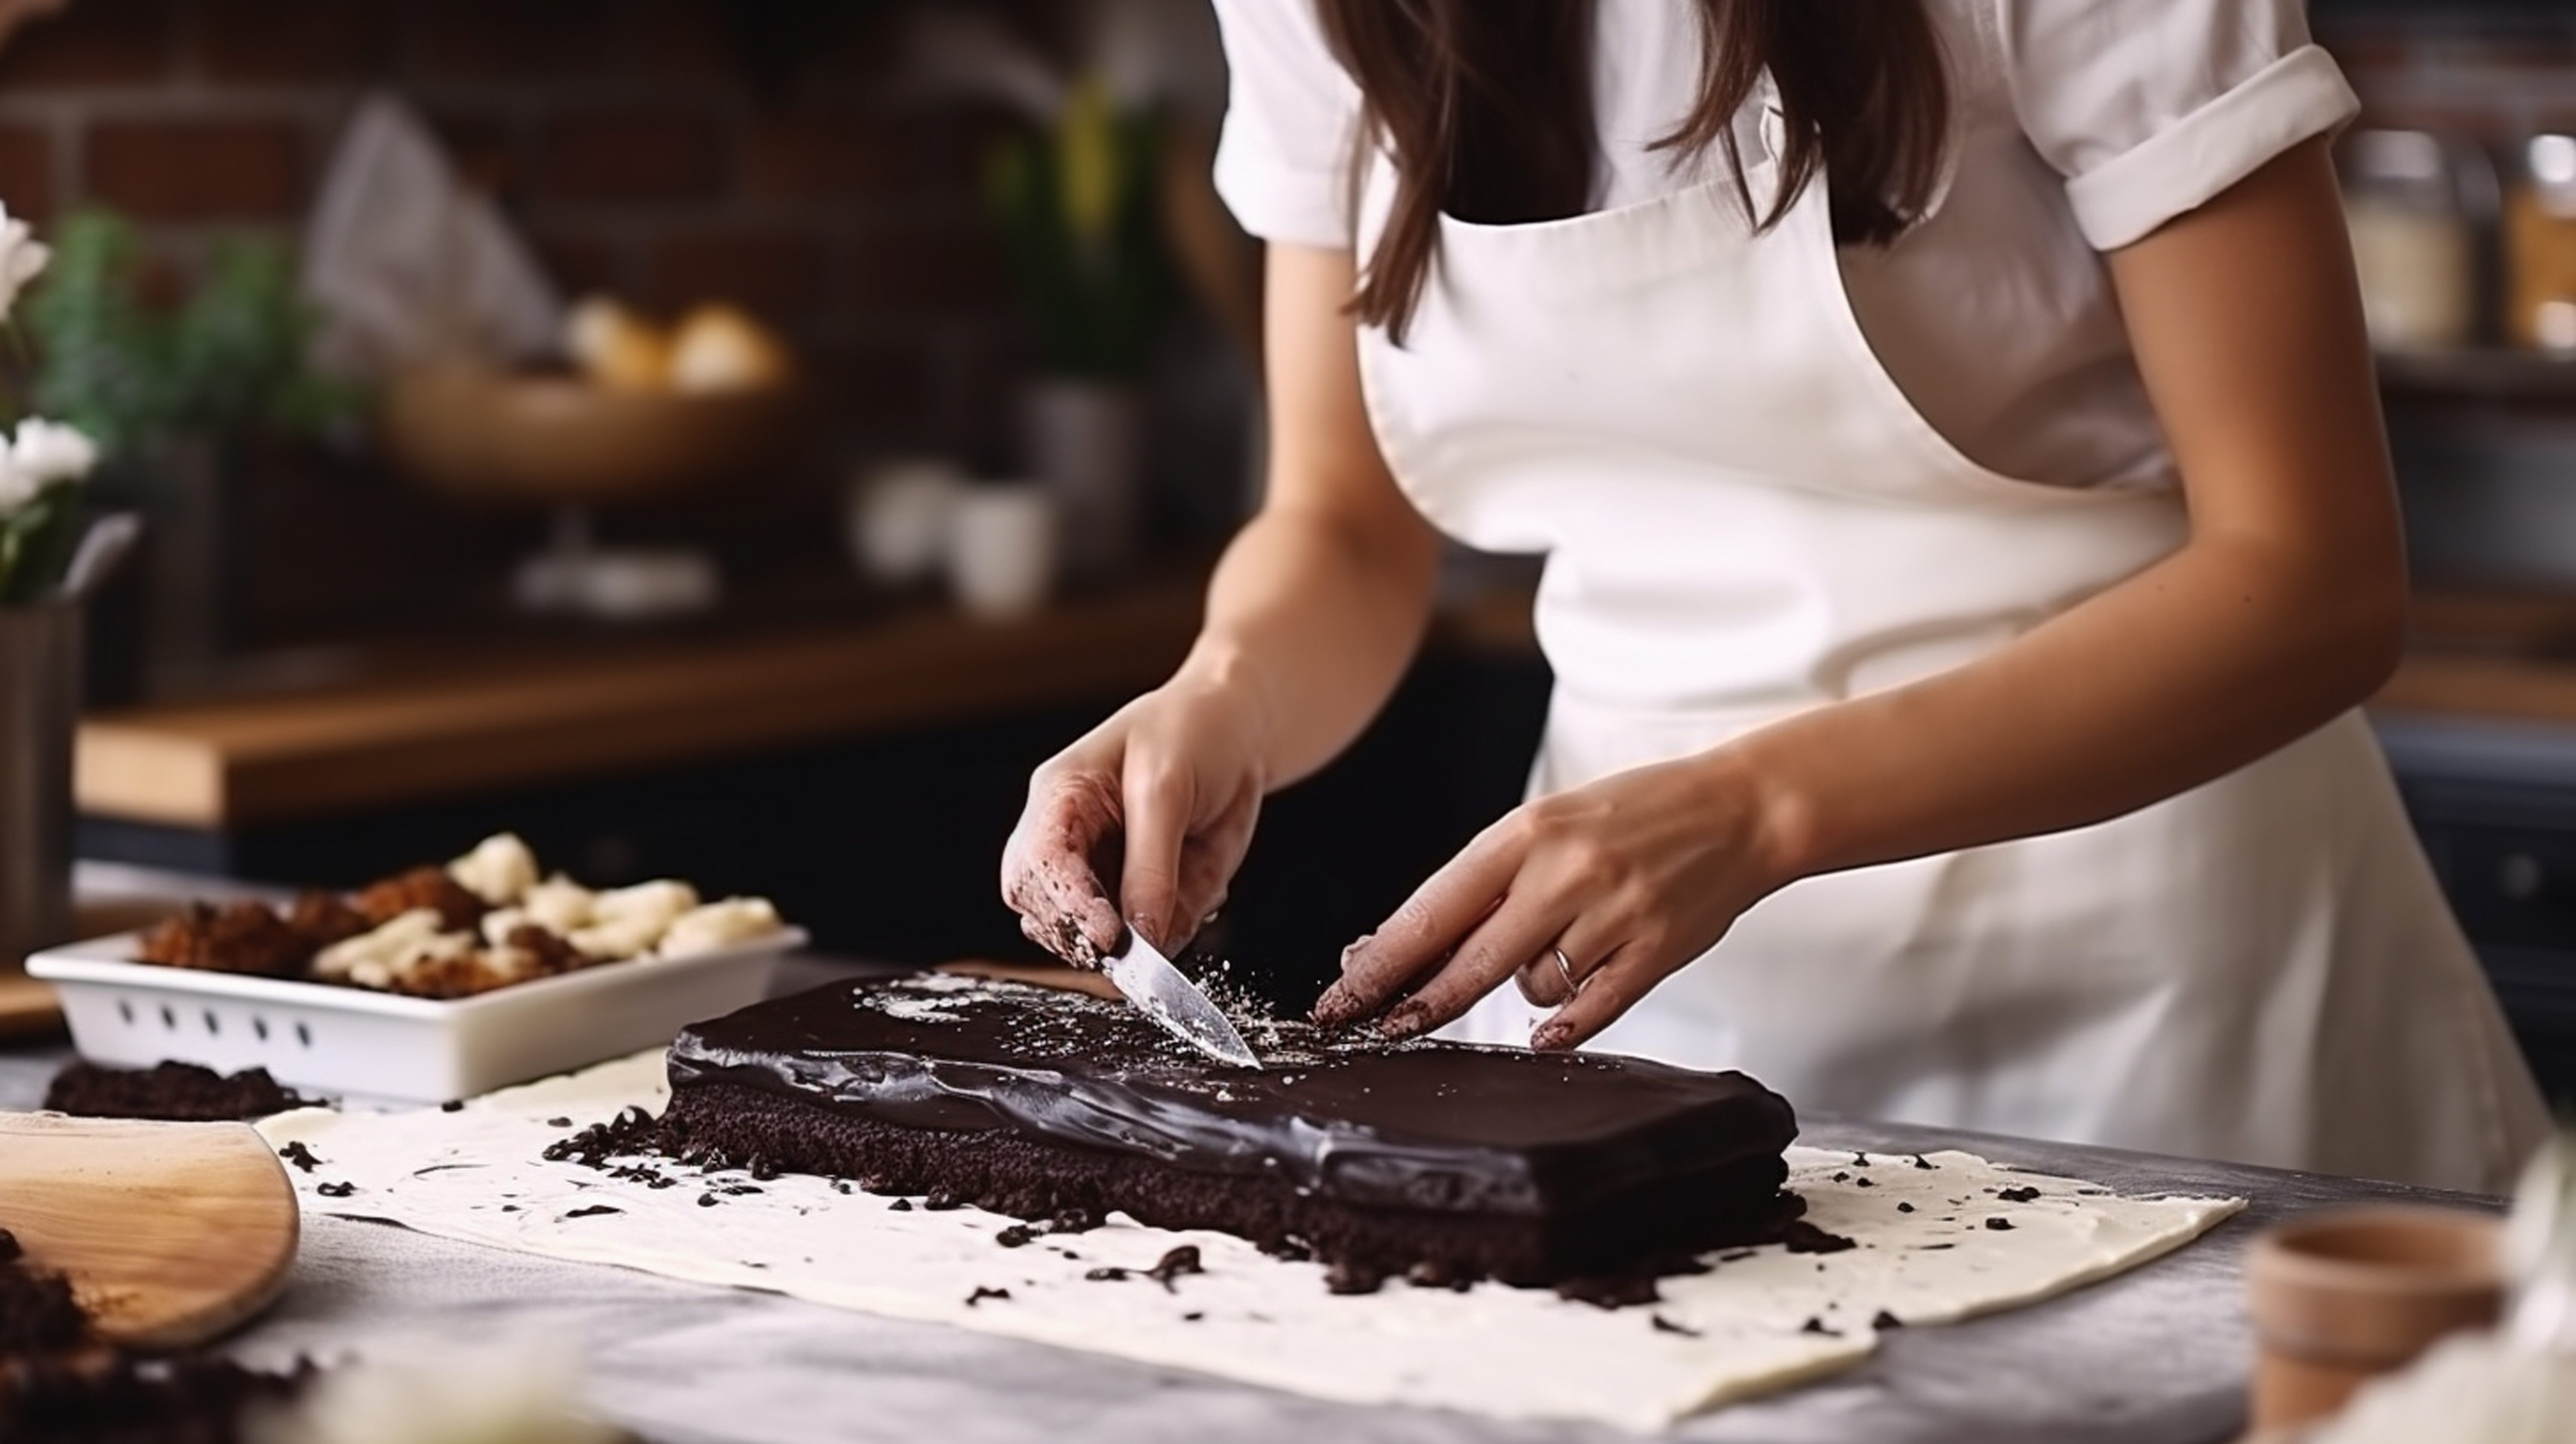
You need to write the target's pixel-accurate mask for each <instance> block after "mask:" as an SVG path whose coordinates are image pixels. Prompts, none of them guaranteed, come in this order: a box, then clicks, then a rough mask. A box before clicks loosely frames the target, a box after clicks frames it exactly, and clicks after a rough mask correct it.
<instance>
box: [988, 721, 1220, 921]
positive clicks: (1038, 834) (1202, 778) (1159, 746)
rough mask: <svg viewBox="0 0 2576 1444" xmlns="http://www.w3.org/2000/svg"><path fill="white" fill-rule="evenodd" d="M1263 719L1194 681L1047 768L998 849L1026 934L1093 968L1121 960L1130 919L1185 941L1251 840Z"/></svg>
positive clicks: (1007, 896) (1102, 728)
mask: <svg viewBox="0 0 2576 1444" xmlns="http://www.w3.org/2000/svg"><path fill="white" fill-rule="evenodd" d="M1258 721H1259V719H1258V717H1257V714H1256V709H1255V708H1253V706H1252V705H1251V703H1250V702H1249V701H1248V700H1247V699H1246V697H1245V696H1244V695H1243V694H1242V692H1241V691H1240V689H1235V688H1229V687H1227V686H1225V685H1224V684H1222V683H1216V682H1206V681H1200V680H1196V679H1193V678H1191V677H1189V676H1187V675H1186V674H1185V675H1184V676H1182V677H1178V678H1175V679H1174V680H1172V681H1171V682H1169V683H1167V684H1165V685H1164V686H1162V687H1160V688H1158V689H1156V690H1155V691H1152V692H1148V693H1146V694H1145V695H1144V696H1142V697H1139V698H1137V699H1136V700H1135V701H1133V702H1130V703H1128V704H1127V705H1126V706H1125V707H1123V708H1120V709H1119V711H1118V712H1117V714H1116V715H1115V716H1112V717H1111V718H1110V719H1109V720H1108V721H1106V722H1103V723H1101V724H1100V725H1099V726H1098V727H1095V728H1093V729H1092V730H1091V731H1090V732H1089V733H1088V734H1086V735H1085V736H1084V737H1083V738H1082V739H1081V740H1080V741H1077V742H1075V743H1074V744H1073V745H1072V746H1070V747H1068V748H1066V749H1065V750H1064V751H1062V752H1059V753H1057V754H1056V755H1055V756H1054V757H1052V758H1050V759H1048V761H1047V762H1046V763H1045V765H1043V766H1041V767H1039V768H1038V770H1037V771H1036V773H1035V774H1033V775H1032V776H1031V777H1030V779H1029V801H1028V806H1027V807H1026V808H1025V809H1024V810H1023V811H1022V812H1021V814H1020V821H1019V825H1018V826H1016V827H1014V828H1013V829H1012V830H1011V838H1010V842H1009V843H1008V844H1007V845H1006V846H1005V847H1004V848H1003V849H1002V900H1003V901H1004V902H1006V903H1008V904H1009V905H1010V907H1011V909H1012V911H1014V912H1017V913H1018V914H1019V915H1020V931H1021V932H1023V933H1026V934H1027V935H1028V937H1029V939H1030V940H1031V941H1032V942H1035V943H1036V944H1037V945H1038V946H1040V947H1042V948H1045V949H1046V950H1047V951H1049V952H1051V953H1054V954H1056V955H1057V956H1058V957H1061V958H1063V959H1064V960H1065V961H1067V962H1070V963H1074V964H1077V965H1079V966H1083V967H1094V966H1097V965H1098V963H1099V961H1100V958H1101V956H1102V955H1104V954H1107V953H1113V952H1116V951H1117V950H1118V948H1119V945H1120V943H1121V942H1122V941H1123V936H1122V935H1123V934H1124V933H1125V931H1126V926H1127V924H1128V923H1132V924H1133V925H1134V926H1135V927H1136V929H1137V930H1138V931H1140V932H1142V933H1143V934H1144V935H1145V937H1146V940H1147V941H1149V942H1152V943H1154V944H1155V945H1156V946H1158V947H1161V948H1163V949H1164V950H1165V951H1169V950H1171V949H1172V948H1175V947H1178V946H1181V945H1182V944H1185V943H1187V942H1188V941H1189V939H1190V938H1191V937H1192V936H1194V935H1195V934H1196V933H1197V932H1198V930H1199V928H1200V926H1201V925H1202V924H1203V922H1204V921H1205V920H1206V918H1207V917H1208V916H1209V915H1210V914H1211V913H1213V912H1215V910H1216V908H1217V905H1218V904H1219V903H1221V902H1222V901H1224V899H1225V890H1226V884H1227V883H1228V882H1229V881H1231V880H1232V878H1233V877H1234V871H1235V869H1236V867H1238V866H1240V865H1241V863H1242V862H1243V853H1244V849H1245V848H1246V847H1247V846H1248V845H1249V844H1250V843H1251V841H1252V824H1253V819H1254V817H1255V816H1256V815H1257V814H1258V813H1259V811H1260V807H1261V794H1262V791H1263V784H1264V780H1265V779H1264V774H1263V765H1262V760H1261V759H1262V755H1263V750H1262V749H1263V729H1262V728H1261V727H1260V726H1259V725H1258ZM1113 882H1114V883H1115V885H1116V887H1117V890H1118V891H1117V895H1116V897H1115V898H1113V897H1111V896H1110V894H1109V888H1110V886H1111V884H1112V883H1113ZM1122 919H1123V921H1122Z"/></svg>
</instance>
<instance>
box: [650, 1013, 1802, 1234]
mask: <svg viewBox="0 0 2576 1444" xmlns="http://www.w3.org/2000/svg"><path fill="white" fill-rule="evenodd" d="M1238 1021H1239V1022H1244V1023H1248V1026H1245V1027H1244V1035H1245V1038H1246V1040H1247V1041H1249V1042H1250V1043H1251V1044H1252V1046H1253V1048H1254V1049H1255V1051H1257V1052H1259V1053H1260V1054H1261V1056H1262V1059H1263V1062H1264V1064H1265V1066H1264V1068H1263V1069H1262V1070H1260V1071H1257V1072H1256V1071H1253V1070H1250V1069H1237V1068H1228V1067H1225V1066H1223V1065H1220V1064H1212V1063H1210V1062H1208V1061H1207V1060H1206V1059H1204V1058H1201V1057H1199V1056H1198V1055H1196V1054H1194V1053H1190V1052H1188V1051H1186V1050H1185V1049H1184V1048H1182V1047H1181V1045H1179V1044H1177V1043H1175V1042H1173V1041H1172V1040H1171V1039H1169V1038H1167V1037H1166V1036H1164V1035H1163V1034H1162V1033H1161V1032H1160V1031H1158V1030H1157V1029H1155V1028H1154V1027H1153V1025H1152V1024H1150V1023H1148V1022H1147V1021H1145V1019H1144V1018H1143V1017H1141V1016H1140V1015H1139V1014H1137V1013H1136V1012H1135V1011H1134V1010H1133V1009H1131V1008H1129V1007H1127V1006H1126V1005H1125V1004H1123V1003H1112V1002H1106V1001H1103V1000H1100V999H1097V998H1092V997H1089V996H1086V995H1082V994H1077V993H1063V992H1057V991H1054V990H1051V989H1043V988H1034V987H1029V986H1025V985H1021V984H1014V983H996V982H986V981H982V980H973V979H965V978H952V977H941V976H931V977H919V978H904V979H893V980H876V981H869V982H862V983H835V984H831V985H829V986H826V987H822V988H817V989H814V990H813V991H811V992H806V993H800V994H797V995H795V996H793V997H788V998H780V999H776V1000H774V1001H771V1002H767V1003H762V1004H758V1005H755V1006H753V1007H749V1008H745V1009H743V1010H741V1011H740V1012H737V1013H733V1014H730V1015H728V1016H726V1017H723V1018H718V1019H716V1020H714V1021H713V1022H707V1023H699V1024H695V1025H693V1026H691V1027H689V1028H687V1029H685V1030H684V1031H682V1032H681V1034H680V1036H679V1039H678V1041H677V1042H675V1043H674V1044H673V1045H672V1048H671V1062H670V1067H671V1084H672V1087H673V1088H674V1090H681V1089H686V1088H688V1087H689V1086H690V1085H691V1084H693V1083H697V1082H700V1081H722V1082H729V1083H734V1084H738V1085H742V1086H746V1087H751V1088H755V1089H759V1090H763V1091H766V1092H770V1093H774V1094H783V1095H786V1096H788V1097H791V1098H795V1099H798V1100H801V1101H803V1102H805V1103H808V1104H812V1105H815V1106H820V1107H825V1108H830V1109H834V1110H838V1111H842V1112H846V1113H849V1114H854V1115H858V1116H861V1117H865V1118H868V1119H871V1120H874V1121H877V1122H881V1123H890V1124H894V1125H897V1126H900V1127H908V1128H930V1129H943V1130H951V1131H966V1132H972V1131H978V1130H986V1129H1010V1130H1016V1131H1018V1132H1020V1133H1023V1134H1027V1135H1033V1136H1035V1137H1037V1138H1040V1139H1043V1140H1045V1141H1047V1142H1050V1143H1055V1144H1071V1145H1076V1146H1082V1147H1090V1148H1104V1149H1111V1150H1116V1151H1120V1152H1125V1153H1132V1154H1141V1155H1145V1156H1148V1157H1151V1158H1155V1159H1158V1160H1160V1161H1162V1162H1164V1163H1166V1164H1169V1165H1171V1166H1174V1167H1178V1168H1184V1169H1190V1170H1194V1171H1198V1172H1207V1173H1277V1174H1282V1175H1284V1176H1286V1177H1287V1178H1288V1179H1289V1180H1291V1181H1292V1182H1293V1183H1294V1184H1295V1185H1296V1186H1297V1187H1298V1188H1300V1189H1301V1190H1306V1191H1311V1192H1313V1193H1315V1194H1318V1195H1321V1196H1323V1197H1327V1198H1333V1199H1339V1200H1342V1201H1345V1202H1350V1203H1358V1204H1366V1205H1371V1206H1391V1207H1402V1208H1416V1209H1437V1210H1448V1211H1462V1212H1466V1211H1472V1212H1480V1213H1488V1212H1489V1213H1507V1214H1531V1215H1543V1214H1551V1213H1557V1212H1562V1211H1565V1210H1568V1209H1573V1208H1578V1207H1581V1206H1583V1205H1585V1204H1587V1203H1590V1202H1592V1201H1594V1200H1596V1199H1599V1198H1601V1197H1604V1196H1607V1195H1611V1194H1615V1193H1617V1192H1619V1191H1621V1190H1623V1189H1628V1188H1633V1187H1635V1186H1637V1185H1639V1184H1643V1183H1652V1182H1656V1181H1659V1180H1663V1179H1667V1178H1673V1177H1677V1176H1681V1175H1687V1174H1695V1173H1701V1172H1705V1171H1710V1170H1716V1169H1721V1168H1724V1167H1726V1166H1727V1165H1730V1164H1735V1163H1740V1162H1742V1161H1743V1160H1746V1159H1749V1158H1753V1157H1757V1156H1768V1157H1777V1156H1778V1155H1779V1154H1780V1152H1781V1150H1782V1149H1784V1148H1786V1147H1787V1146H1788V1144H1789V1142H1790V1140H1791V1139H1793V1138H1794V1137H1796V1136H1797V1122H1796V1119H1795V1117H1794V1116H1793V1115H1792V1114H1791V1112H1790V1110H1789V1105H1788V1103H1787V1102H1786V1101H1784V1100H1783V1099H1781V1098H1780V1096H1779V1095H1777V1094H1775V1093H1773V1092H1771V1091H1770V1090H1769V1089H1766V1088H1764V1087H1763V1086H1762V1085H1761V1084H1759V1083H1756V1082H1754V1081H1753V1080H1752V1079H1750V1078H1747V1077H1745V1076H1744V1075H1743V1074H1741V1073H1701V1072H1694V1071H1691V1070H1688V1069H1683V1068H1673V1067H1667V1066H1665V1065H1663V1064H1660V1063H1650V1062H1647V1061H1644V1060H1642V1059H1636V1058H1625V1057H1619V1056H1615V1055H1605V1054H1572V1053H1532V1052H1528V1051H1526V1050H1523V1049H1518V1048H1485V1047H1472V1046H1467V1045H1463V1044H1455V1043H1443V1042H1433V1041H1415V1042H1410V1043H1403V1044H1394V1045H1390V1044H1385V1043H1379V1042H1374V1041H1365V1040H1356V1039H1336V1038H1332V1037H1328V1036H1326V1035H1324V1034H1322V1033H1320V1032H1319V1031H1318V1030H1316V1029H1314V1028H1313V1027H1311V1026H1309V1025H1306V1024H1302V1023H1281V1022H1275V1021H1264V1020H1257V1019H1255V1020H1238Z"/></svg>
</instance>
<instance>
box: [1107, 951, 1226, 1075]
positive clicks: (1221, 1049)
mask: <svg viewBox="0 0 2576 1444" xmlns="http://www.w3.org/2000/svg"><path fill="white" fill-rule="evenodd" d="M1100 971H1101V972H1103V973H1106V974H1108V976H1109V981H1110V982H1111V983H1113V984H1115V985H1116V986H1117V988H1118V991H1119V992H1121V993H1124V994H1125V995H1126V996H1127V1001H1128V1002H1130V1003H1133V1004H1135V1005H1136V1009H1137V1011H1139V1012H1141V1013H1143V1014H1144V1015H1145V1016H1146V1017H1148V1018H1151V1019H1153V1020H1154V1022H1155V1024H1156V1025H1157V1026H1159V1027H1160V1028H1162V1030H1163V1031H1164V1032H1166V1033H1169V1034H1171V1035H1172V1036H1173V1037H1175V1038H1178V1039H1180V1040H1181V1041H1182V1042H1184V1043H1187V1044H1189V1045H1190V1046H1191V1047H1193V1048H1196V1049H1198V1050H1199V1051H1200V1052H1202V1053H1205V1054H1207V1055H1208V1056H1209V1057H1211V1058H1214V1059H1216V1060H1217V1061H1218V1062H1220V1063H1231V1064H1233V1065H1234V1066H1235V1067H1237V1068H1253V1069H1258V1068H1259V1067H1260V1066H1261V1059H1260V1057H1259V1056H1257V1055H1256V1054H1254V1052H1253V1051H1252V1049H1250V1048H1249V1047H1247V1046H1245V1045H1244V1041H1243V1035H1242V1034H1241V1033H1238V1032H1236V1031H1235V1030H1234V1025H1233V1024H1232V1023H1229V1022H1227V1021H1226V1019H1225V1014H1224V1013H1222V1012H1219V1011H1218V1010H1217V1006H1216V1004H1215V1003H1213V1002H1210V1001H1209V1000H1208V995H1207V994H1205V993H1203V992H1200V991H1199V986H1198V984H1196V983H1193V982H1191V981H1190V980H1189V978H1188V977H1187V976H1186V975H1184V974H1183V973H1182V972H1181V970H1180V969H1178V968H1176V967H1173V966H1172V960H1171V959H1169V958H1167V957H1164V956H1163V955H1162V954H1161V953H1159V952H1156V951H1155V950H1154V945H1153V944H1152V943H1149V942H1147V941H1145V938H1144V935H1143V934H1141V933H1139V932H1137V931H1136V930H1135V929H1134V928H1129V929H1128V930H1127V946H1126V947H1125V948H1123V949H1121V950H1119V951H1118V952H1117V953H1116V954H1115V955H1113V956H1110V957H1105V958H1102V959H1101V960H1100Z"/></svg>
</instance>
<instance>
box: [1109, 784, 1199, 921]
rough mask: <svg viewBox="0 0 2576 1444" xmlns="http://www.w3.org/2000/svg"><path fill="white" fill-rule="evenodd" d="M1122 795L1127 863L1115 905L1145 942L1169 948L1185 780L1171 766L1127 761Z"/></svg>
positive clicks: (1185, 817)
mask: <svg viewBox="0 0 2576 1444" xmlns="http://www.w3.org/2000/svg"><path fill="white" fill-rule="evenodd" d="M1121 784H1122V786H1123V787H1124V789H1125V794H1126V815H1127V816H1126V821H1127V848H1126V853H1127V855H1126V860H1125V864H1124V866H1123V867H1122V869H1121V875H1120V877H1119V881H1118V901H1119V904H1120V907H1121V908H1122V910H1123V911H1124V912H1125V913H1126V915H1127V921H1128V922H1130V923H1131V924H1133V925H1134V926H1135V927H1136V929H1137V931H1139V932H1141V933H1143V934H1144V935H1145V941H1147V942H1149V943H1152V944H1153V945H1154V946H1156V947H1158V948H1163V949H1169V948H1171V947H1172V946H1173V944H1174V942H1175V941H1176V939H1175V938H1174V937H1173V934H1174V932H1175V931H1176V925H1177V924H1178V923H1179V921H1180V917H1179V913H1180V903H1181V899H1180V893H1181V846H1182V843H1183V842H1184V841H1185V840H1186V839H1187V838H1188V836H1189V825H1190V810H1191V809H1190V802H1191V798H1190V794H1189V782H1188V779H1187V778H1186V777H1185V776H1184V775H1183V774H1182V773H1181V772H1180V771H1179V770H1178V769H1176V768H1172V767H1169V766H1162V765H1156V764H1153V763H1150V762H1145V761H1141V760H1138V759H1135V758H1130V759H1129V762H1128V766H1127V769H1126V772H1125V775H1124V776H1123V777H1122V778H1121Z"/></svg>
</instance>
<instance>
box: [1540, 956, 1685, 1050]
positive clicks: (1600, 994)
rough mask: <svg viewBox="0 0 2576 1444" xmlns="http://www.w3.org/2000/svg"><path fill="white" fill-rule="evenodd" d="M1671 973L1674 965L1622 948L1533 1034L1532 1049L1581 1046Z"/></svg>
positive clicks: (1585, 979) (1584, 981) (1589, 974)
mask: <svg viewBox="0 0 2576 1444" xmlns="http://www.w3.org/2000/svg"><path fill="white" fill-rule="evenodd" d="M1672 971H1673V969H1672V967H1671V965H1669V964H1666V963H1663V962H1662V961H1661V960H1658V959H1654V958H1651V957H1649V956H1648V955H1647V954H1645V953H1644V952H1643V951H1642V950H1640V949H1635V948H1622V949H1620V950H1619V951H1618V952H1617V953H1614V954H1612V955H1611V957H1610V958H1608V959H1607V960H1606V961H1604V962H1603V963H1602V964H1601V966H1599V967H1597V968H1595V969H1593V970H1592V971H1591V972H1590V973H1588V974H1585V975H1584V978H1583V985H1582V986H1581V987H1579V988H1576V989H1575V990H1574V996H1573V997H1572V998H1571V999H1569V1000H1567V1002H1566V1004H1565V1006H1563V1007H1561V1008H1559V1009H1557V1010H1556V1011H1555V1012H1554V1013H1551V1014H1549V1015H1548V1017H1547V1019H1546V1021H1544V1022H1542V1023H1540V1024H1539V1025H1538V1026H1537V1027H1536V1028H1534V1029H1532V1030H1531V1031H1530V1046H1531V1047H1532V1048H1535V1049H1537V1050H1538V1051H1540V1052H1542V1053H1545V1052H1553V1051H1556V1050H1558V1049H1563V1048H1577V1047H1581V1046H1582V1045H1583V1044H1584V1043H1586V1042H1588V1041H1590V1040H1591V1039H1592V1038H1593V1037H1594V1036H1595V1035H1597V1034H1599V1033H1600V1031H1601V1030H1602V1029H1604V1028H1607V1027H1609V1026H1610V1025H1611V1024H1612V1023H1615V1022H1617V1021H1619V1017H1620V1015H1621V1014H1623V1013H1625V1012H1627V1011H1628V1009H1629V1008H1631V1007H1633V1006H1635V1004H1636V1002H1637V1000H1638V999H1639V998H1642V997H1644V996H1646V994H1647V993H1648V992H1650V991H1652V990H1653V989H1654V986H1655V985H1656V984H1657V983H1660V982H1662V981H1663V980H1664V979H1665V978H1666V977H1668V976H1670V975H1671V974H1672Z"/></svg>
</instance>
